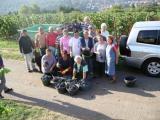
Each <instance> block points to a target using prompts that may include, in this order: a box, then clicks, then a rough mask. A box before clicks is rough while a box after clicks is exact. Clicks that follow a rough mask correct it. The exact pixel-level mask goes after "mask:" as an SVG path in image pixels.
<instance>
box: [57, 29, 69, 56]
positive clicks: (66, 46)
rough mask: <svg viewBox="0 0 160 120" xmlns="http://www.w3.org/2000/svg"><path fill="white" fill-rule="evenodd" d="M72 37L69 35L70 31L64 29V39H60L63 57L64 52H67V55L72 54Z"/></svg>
mask: <svg viewBox="0 0 160 120" xmlns="http://www.w3.org/2000/svg"><path fill="white" fill-rule="evenodd" d="M70 39H71V37H70V36H69V34H68V30H67V29H64V30H63V37H62V38H60V51H61V55H62V54H63V52H64V51H67V54H68V55H69V54H70V48H69V40H70Z"/></svg>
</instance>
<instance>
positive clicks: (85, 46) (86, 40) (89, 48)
mask: <svg viewBox="0 0 160 120" xmlns="http://www.w3.org/2000/svg"><path fill="white" fill-rule="evenodd" d="M83 36H84V37H82V38H81V39H80V41H81V50H82V55H83V59H84V60H85V61H86V63H87V65H88V68H89V74H90V75H91V76H93V60H92V55H93V48H94V42H93V39H92V38H90V37H89V33H88V30H84V32H83Z"/></svg>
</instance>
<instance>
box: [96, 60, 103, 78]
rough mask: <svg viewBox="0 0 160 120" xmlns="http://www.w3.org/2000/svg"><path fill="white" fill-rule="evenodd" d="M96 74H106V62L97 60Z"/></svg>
mask: <svg viewBox="0 0 160 120" xmlns="http://www.w3.org/2000/svg"><path fill="white" fill-rule="evenodd" d="M95 72H96V74H97V75H99V76H103V75H105V63H102V62H98V61H96V71H95Z"/></svg>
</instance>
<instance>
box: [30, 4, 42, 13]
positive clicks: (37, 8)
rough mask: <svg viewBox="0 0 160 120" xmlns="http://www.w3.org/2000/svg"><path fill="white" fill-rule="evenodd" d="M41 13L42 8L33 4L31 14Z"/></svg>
mask: <svg viewBox="0 0 160 120" xmlns="http://www.w3.org/2000/svg"><path fill="white" fill-rule="evenodd" d="M40 12H41V10H40V7H39V6H38V5H36V4H33V5H32V7H31V13H33V14H38V13H40Z"/></svg>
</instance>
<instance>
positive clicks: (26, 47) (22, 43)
mask: <svg viewBox="0 0 160 120" xmlns="http://www.w3.org/2000/svg"><path fill="white" fill-rule="evenodd" d="M19 48H20V52H21V53H22V54H23V55H24V59H25V62H26V65H27V69H28V72H33V71H34V72H37V69H36V67H35V63H33V59H34V57H33V49H34V45H33V42H32V40H31V38H30V37H29V36H28V35H27V31H26V30H22V32H21V37H20V38H19Z"/></svg>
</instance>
